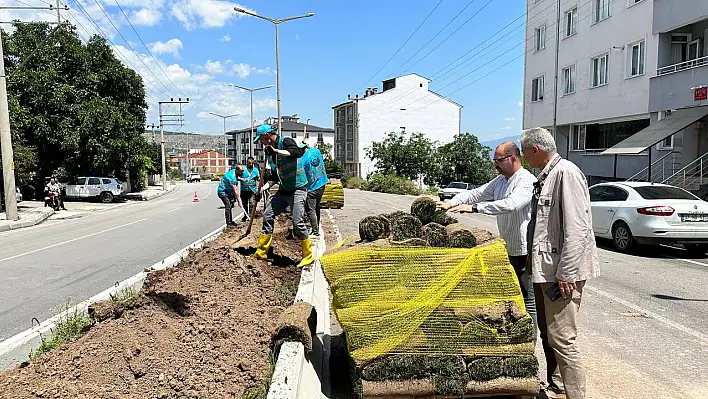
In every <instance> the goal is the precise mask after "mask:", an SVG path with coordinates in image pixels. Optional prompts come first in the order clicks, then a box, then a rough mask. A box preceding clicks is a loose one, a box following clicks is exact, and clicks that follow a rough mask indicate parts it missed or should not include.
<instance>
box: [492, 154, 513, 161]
mask: <svg viewBox="0 0 708 399" xmlns="http://www.w3.org/2000/svg"><path fill="white" fill-rule="evenodd" d="M510 156H511V155H507V156H505V157H501V158H492V161H494V163H501V162H502V161H504V160H505V159H507V158H509V157H510Z"/></svg>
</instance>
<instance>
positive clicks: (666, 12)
mask: <svg viewBox="0 0 708 399" xmlns="http://www.w3.org/2000/svg"><path fill="white" fill-rule="evenodd" d="M706 18H708V1H699V0H654V17H653V21H652V30H653V33H654V34H657V33H665V32H669V31H671V30H674V29H676V28H679V27H681V26H686V25H689V24H693V23H694V22H696V21H699V20H702V19H706Z"/></svg>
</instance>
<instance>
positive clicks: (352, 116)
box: [347, 106, 354, 122]
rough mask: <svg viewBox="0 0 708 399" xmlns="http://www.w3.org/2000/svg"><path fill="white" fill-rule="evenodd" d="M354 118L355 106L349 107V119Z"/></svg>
mask: <svg viewBox="0 0 708 399" xmlns="http://www.w3.org/2000/svg"><path fill="white" fill-rule="evenodd" d="M353 119H354V107H352V106H349V107H347V121H350V122H351V121H352V120H353Z"/></svg>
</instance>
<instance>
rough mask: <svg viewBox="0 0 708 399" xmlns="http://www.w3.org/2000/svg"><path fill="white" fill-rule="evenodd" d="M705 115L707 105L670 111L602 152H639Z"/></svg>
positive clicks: (707, 108) (611, 153) (706, 113)
mask: <svg viewBox="0 0 708 399" xmlns="http://www.w3.org/2000/svg"><path fill="white" fill-rule="evenodd" d="M706 115H708V107H694V108H682V109H678V110H676V111H672V112H671V114H669V115H668V116H667V117H665V118H663V119H662V120H660V121H658V122H656V123H655V124H653V125H650V126H649V127H647V128H645V129H642V130H640V131H639V132H637V133H635V134H633V135H631V136H629V137H627V138H626V139H624V140H622V141H621V142H619V143H618V144H615V145H614V146H613V147H611V148H608V149H606V150H605V151H603V152H602V154H603V155H605V154H610V155H614V154H639V153H640V152H642V151H644V150H646V149H647V148H649V147H651V146H653V145H654V144H658V143H659V142H661V141H662V140H664V139H665V138H667V137H669V136H671V135H672V134H674V133H676V132H679V131H681V130H683V129H685V128H687V127H688V126H690V125H691V124H693V123H695V122H696V121H698V120H699V119H701V118H703V117H704V116H706Z"/></svg>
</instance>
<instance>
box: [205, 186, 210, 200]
mask: <svg viewBox="0 0 708 399" xmlns="http://www.w3.org/2000/svg"><path fill="white" fill-rule="evenodd" d="M210 195H211V187H209V192H208V193H207V195H205V196H204V199H207V198H209V196H210Z"/></svg>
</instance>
